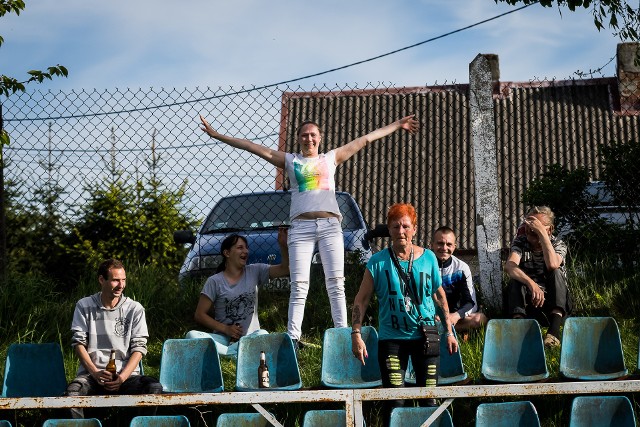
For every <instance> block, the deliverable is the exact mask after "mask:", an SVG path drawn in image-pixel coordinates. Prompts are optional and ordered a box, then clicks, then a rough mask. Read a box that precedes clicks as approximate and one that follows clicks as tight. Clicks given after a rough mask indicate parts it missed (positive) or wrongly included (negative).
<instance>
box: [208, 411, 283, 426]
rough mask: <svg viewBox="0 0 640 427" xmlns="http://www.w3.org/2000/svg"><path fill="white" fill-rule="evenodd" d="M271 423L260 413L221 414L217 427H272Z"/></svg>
mask: <svg viewBox="0 0 640 427" xmlns="http://www.w3.org/2000/svg"><path fill="white" fill-rule="evenodd" d="M270 426H271V424H269V421H267V419H266V418H265V417H263V416H262V415H260V414H258V413H255V412H254V413H248V414H245V413H237V414H221V415H220V416H219V417H218V422H217V423H216V427H270Z"/></svg>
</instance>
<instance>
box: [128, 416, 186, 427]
mask: <svg viewBox="0 0 640 427" xmlns="http://www.w3.org/2000/svg"><path fill="white" fill-rule="evenodd" d="M190 425H191V424H189V419H187V417H185V416H184V415H152V416H149V415H148V416H138V417H133V419H132V420H131V424H129V427H189V426H190Z"/></svg>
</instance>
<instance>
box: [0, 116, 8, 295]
mask: <svg viewBox="0 0 640 427" xmlns="http://www.w3.org/2000/svg"><path fill="white" fill-rule="evenodd" d="M3 129H4V120H3V119H2V104H0V133H2V130H3ZM3 151H4V144H2V143H0V284H4V283H5V279H6V266H7V225H6V216H5V200H4V198H5V192H4V156H3Z"/></svg>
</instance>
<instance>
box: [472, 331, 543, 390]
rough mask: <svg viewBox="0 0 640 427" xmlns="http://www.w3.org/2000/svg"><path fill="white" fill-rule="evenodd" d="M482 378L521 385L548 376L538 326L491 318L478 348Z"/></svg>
mask: <svg viewBox="0 0 640 427" xmlns="http://www.w3.org/2000/svg"><path fill="white" fill-rule="evenodd" d="M482 375H483V376H484V377H485V378H486V379H487V380H490V381H496V382H503V383H525V382H533V381H540V380H544V379H546V378H548V377H549V371H548V370H547V360H546V358H545V354H544V344H543V343H542V333H541V332H540V325H539V324H538V322H536V321H535V320H533V319H491V320H489V322H488V323H487V330H486V332H485V337H484V346H483V349H482Z"/></svg>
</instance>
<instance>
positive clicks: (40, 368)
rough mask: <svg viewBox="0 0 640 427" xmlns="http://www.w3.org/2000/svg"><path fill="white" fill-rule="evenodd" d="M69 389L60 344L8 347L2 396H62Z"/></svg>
mask: <svg viewBox="0 0 640 427" xmlns="http://www.w3.org/2000/svg"><path fill="white" fill-rule="evenodd" d="M66 389H67V379H66V377H65V373H64V362H63V360H62V350H61V349H60V344H58V343H45V344H31V343H29V344H11V345H10V346H9V349H8V350H7V358H6V361H5V365H4V382H3V385H2V397H47V396H62V394H63V393H64V392H65V390H66Z"/></svg>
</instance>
